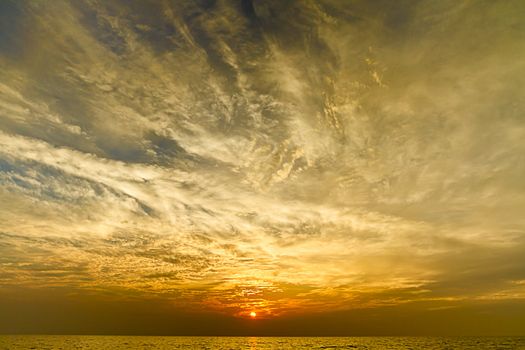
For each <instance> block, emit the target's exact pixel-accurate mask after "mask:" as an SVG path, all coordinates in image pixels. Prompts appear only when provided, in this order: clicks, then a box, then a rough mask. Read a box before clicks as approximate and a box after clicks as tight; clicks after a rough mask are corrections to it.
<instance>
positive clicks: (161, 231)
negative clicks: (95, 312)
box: [0, 1, 525, 315]
mask: <svg viewBox="0 0 525 350" xmlns="http://www.w3.org/2000/svg"><path fill="white" fill-rule="evenodd" d="M3 6H5V7H6V8H7V10H8V12H11V13H13V16H12V17H10V19H9V21H7V22H2V23H4V24H3V25H2V26H3V27H5V30H2V31H1V34H0V66H1V67H2V69H1V70H0V80H1V81H2V83H1V84H0V197H1V198H2V201H1V204H0V219H1V222H2V224H1V226H0V228H1V231H2V234H1V235H0V250H1V251H2V254H0V256H2V258H1V260H0V281H1V283H0V288H1V289H3V290H7V291H9V290H15V289H16V288H15V287H20V286H23V287H24V288H36V287H37V286H40V287H52V286H54V287H57V286H61V287H64V288H69V289H71V290H72V291H75V293H80V292H81V291H92V292H95V293H101V294H103V293H104V291H115V293H117V294H118V293H121V295H124V296H126V295H127V296H133V297H142V298H148V296H150V295H151V294H155V295H157V296H162V297H163V298H165V299H166V300H170V302H173V303H176V304H177V305H182V304H184V305H186V307H188V308H190V309H195V310H202V309H207V308H208V309H213V310H219V311H221V312H228V313H232V314H236V315H239V314H241V313H242V312H244V311H245V310H248V309H249V308H251V307H257V308H259V309H261V315H264V313H266V314H267V315H283V314H287V313H294V312H297V310H306V311H304V312H308V311H311V312H314V311H321V310H323V309H329V310H342V309H352V308H357V307H362V306H363V305H366V306H367V307H378V306H381V305H385V304H388V305H391V304H404V303H409V302H416V301H421V300H449V299H450V300H465V299H469V298H471V299H472V300H481V299H484V298H485V299H486V298H491V297H494V298H496V297H497V298H503V299H504V298H509V299H511V298H512V299H522V298H523V297H524V294H523V288H522V283H521V281H523V279H524V278H525V276H524V275H523V272H524V271H523V269H522V268H521V267H522V266H523V262H522V260H521V259H519V258H518V257H519V256H520V254H521V253H523V252H524V246H523V240H522V237H523V234H524V229H525V222H524V219H523V215H521V211H520V208H522V207H523V205H524V204H525V195H524V194H525V192H524V187H523V181H522V174H523V171H524V170H525V168H524V167H525V163H524V162H523V155H522V154H523V151H525V143H524V142H523V140H525V126H524V124H523V121H522V118H521V116H522V114H523V111H524V110H525V105H524V103H525V101H524V99H523V97H522V96H521V94H520V92H521V90H520V87H521V86H523V83H524V82H523V79H524V78H523V77H525V74H524V69H525V66H524V64H523V63H521V62H522V60H520V59H519V57H521V56H522V54H523V53H524V50H525V46H524V45H523V44H520V43H521V42H522V41H520V40H519V38H520V35H521V31H520V30H519V29H520V28H522V27H523V26H524V23H523V19H522V18H519V16H518V13H519V10H520V9H521V7H522V5H521V4H519V3H518V2H517V1H510V2H508V3H506V4H489V3H482V2H477V1H474V2H470V3H468V4H467V3H465V4H456V3H453V2H446V1H445V2H443V3H440V4H439V5H436V4H434V3H431V2H425V1H424V2H411V1H404V2H402V3H401V4H396V5H392V4H390V3H388V4H387V2H375V3H370V2H364V1H358V2H354V3H352V4H347V5H346V6H341V4H340V3H339V2H338V1H321V2H302V3H297V4H292V3H282V2H278V1H275V2H272V1H269V2H264V3H260V2H253V3H252V2H250V1H244V2H241V3H240V4H234V3H228V2H221V1H211V2H186V3H168V2H156V3H151V4H149V3H148V4H147V5H146V3H143V2H135V1H131V2H124V1H114V2H112V3H102V2H98V1H78V2H68V1H56V2H53V4H43V3H29V2H21V3H16V4H15V3H14V2H8V3H6V4H4V5H3ZM0 12H2V11H0ZM2 13H4V12H2ZM20 13H23V14H24V16H22V15H20ZM44 38H45V40H44ZM23 43H24V44H23ZM509 255H511V256H513V257H516V258H515V259H507V258H505V257H506V256H509ZM494 266H501V269H495V268H493V267H494ZM484 281H489V282H484ZM468 286H473V287H472V288H471V289H470V290H469V287H468Z"/></svg>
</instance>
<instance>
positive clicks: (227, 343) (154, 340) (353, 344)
mask: <svg viewBox="0 0 525 350" xmlns="http://www.w3.org/2000/svg"><path fill="white" fill-rule="evenodd" d="M0 349H2V350H3V349H9V350H19V349H43V350H68V349H81V350H85V349H89V350H91V349H93V350H95V349H97V350H104V349H108V350H109V349H117V350H118V349H219V350H222V349H250V350H264V349H499V350H503V349H525V337H142V336H59V335H56V336H46V335H3V336H0Z"/></svg>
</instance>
